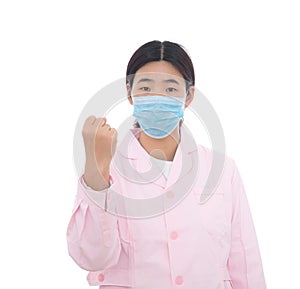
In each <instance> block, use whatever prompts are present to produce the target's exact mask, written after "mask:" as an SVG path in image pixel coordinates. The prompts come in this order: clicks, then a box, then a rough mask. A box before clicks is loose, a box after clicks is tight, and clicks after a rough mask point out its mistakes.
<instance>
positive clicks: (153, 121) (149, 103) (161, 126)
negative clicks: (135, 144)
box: [132, 95, 185, 138]
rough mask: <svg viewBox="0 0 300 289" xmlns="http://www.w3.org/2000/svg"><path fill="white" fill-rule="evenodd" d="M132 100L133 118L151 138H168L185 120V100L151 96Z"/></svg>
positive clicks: (137, 97)
mask: <svg viewBox="0 0 300 289" xmlns="http://www.w3.org/2000/svg"><path fill="white" fill-rule="evenodd" d="M132 99H133V106H134V111H133V116H134V117H135V118H136V119H137V121H138V123H139V124H140V127H141V128H142V129H143V131H144V132H145V133H146V134H147V135H149V136H150V137H153V138H164V137H166V136H167V135H169V134H170V133H171V132H172V131H173V130H174V129H175V127H176V126H177V124H178V122H179V121H180V119H182V118H183V113H184V103H185V98H179V97H172V96H163V95H149V96H136V97H132Z"/></svg>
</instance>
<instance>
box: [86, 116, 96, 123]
mask: <svg viewBox="0 0 300 289" xmlns="http://www.w3.org/2000/svg"><path fill="white" fill-rule="evenodd" d="M95 120H96V117H95V116H94V115H90V116H89V117H88V118H87V119H86V120H85V123H87V124H93V123H94V122H95Z"/></svg>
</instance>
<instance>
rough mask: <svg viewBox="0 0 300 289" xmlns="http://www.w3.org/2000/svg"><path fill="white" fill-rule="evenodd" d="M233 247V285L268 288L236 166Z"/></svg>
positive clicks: (243, 288)
mask: <svg viewBox="0 0 300 289" xmlns="http://www.w3.org/2000/svg"><path fill="white" fill-rule="evenodd" d="M232 198H233V204H232V219H231V249H230V254H229V259H228V270H229V274H230V277H231V279H232V285H233V289H266V283H265V278H264V272H263V265H262V260H261V256H260V251H259V245H258V240H257V237H256V232H255V228H254V223H253V220H252V215H251V212H250V208H249V204H248V200H247V196H246V193H245V189H244V185H243V182H242V179H241V176H240V174H239V171H238V169H237V167H236V165H235V166H234V173H233V178H232Z"/></svg>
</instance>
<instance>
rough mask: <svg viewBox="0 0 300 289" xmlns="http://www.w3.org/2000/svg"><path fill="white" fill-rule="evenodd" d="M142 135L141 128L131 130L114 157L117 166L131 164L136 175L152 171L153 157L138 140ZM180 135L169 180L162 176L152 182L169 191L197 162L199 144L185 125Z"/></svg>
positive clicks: (181, 128) (182, 126)
mask: <svg viewBox="0 0 300 289" xmlns="http://www.w3.org/2000/svg"><path fill="white" fill-rule="evenodd" d="M140 133H141V129H140V128H131V129H130V130H129V131H128V132H127V134H126V135H125V137H124V139H123V140H122V142H121V144H120V145H119V146H118V148H117V150H116V153H115V157H114V159H115V165H117V166H122V167H124V166H123V165H122V163H123V162H129V163H130V165H131V166H132V169H133V170H135V171H136V173H139V172H140V173H144V172H146V171H148V170H150V169H151V156H150V155H149V154H148V152H147V151H146V150H145V149H144V148H143V147H142V145H141V144H140V142H139V140H138V139H139V136H140ZM180 133H181V137H180V142H179V144H178V146H177V149H176V152H175V155H174V159H173V162H172V166H171V169H170V172H169V176H168V179H167V180H165V178H164V177H163V176H162V177H160V178H157V179H156V180H154V181H151V183H155V184H157V185H158V186H160V187H162V188H163V189H167V188H168V187H170V186H172V185H173V184H174V183H175V182H177V181H178V180H179V179H180V178H182V177H184V176H185V175H186V174H188V173H189V171H190V170H191V169H192V168H193V165H195V161H194V160H193V157H194V155H195V154H194V153H193V152H196V151H197V149H198V148H197V144H196V143H195V141H194V139H193V137H192V135H191V133H190V132H189V130H188V129H187V127H186V126H185V125H184V124H182V125H181V127H180ZM197 157H198V156H197ZM116 159H117V162H116ZM154 165H156V164H154ZM156 167H157V166H156ZM157 168H158V167H157Z"/></svg>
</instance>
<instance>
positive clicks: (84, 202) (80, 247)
mask: <svg viewBox="0 0 300 289" xmlns="http://www.w3.org/2000/svg"><path fill="white" fill-rule="evenodd" d="M107 194H108V189H104V190H102V191H95V190H93V189H92V188H90V187H88V186H87V184H86V183H85V182H84V179H83V175H81V177H80V178H79V179H78V190H77V195H76V200H75V205H74V209H73V212H72V216H71V219H70V222H69V224H68V228H67V242H68V251H69V255H70V256H71V257H72V259H73V260H74V261H75V262H76V263H77V264H78V266H80V267H81V268H82V269H85V270H88V271H98V270H104V269H106V268H109V267H111V266H113V265H115V264H116V263H117V262H118V259H119V256H120V252H121V244H120V239H119V232H118V225H117V218H116V216H114V215H113V214H110V213H108V212H107V211H105V208H106V207H105V206H106V198H107Z"/></svg>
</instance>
